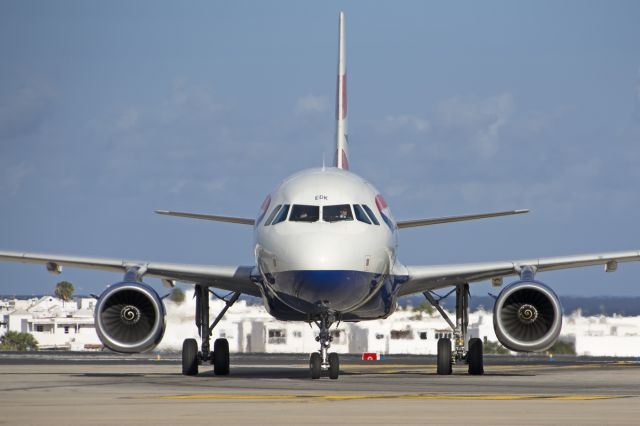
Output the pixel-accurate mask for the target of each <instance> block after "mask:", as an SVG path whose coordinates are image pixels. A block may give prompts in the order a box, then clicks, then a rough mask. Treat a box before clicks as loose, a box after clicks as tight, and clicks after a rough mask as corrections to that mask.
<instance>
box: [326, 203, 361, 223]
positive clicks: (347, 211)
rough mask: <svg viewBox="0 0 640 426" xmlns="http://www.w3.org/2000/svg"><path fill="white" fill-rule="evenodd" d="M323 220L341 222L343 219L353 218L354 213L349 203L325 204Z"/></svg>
mask: <svg viewBox="0 0 640 426" xmlns="http://www.w3.org/2000/svg"><path fill="white" fill-rule="evenodd" d="M322 220H324V221H325V222H339V221H342V220H353V213H352V212H351V206H350V205H349V204H338V205H335V206H324V207H323V208H322Z"/></svg>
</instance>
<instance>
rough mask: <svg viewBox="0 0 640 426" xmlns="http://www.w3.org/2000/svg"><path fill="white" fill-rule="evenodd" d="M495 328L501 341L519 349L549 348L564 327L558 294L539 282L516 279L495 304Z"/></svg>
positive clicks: (507, 345)
mask: <svg viewBox="0 0 640 426" xmlns="http://www.w3.org/2000/svg"><path fill="white" fill-rule="evenodd" d="M493 328H494V330H495V332H496V336H497V337H498V340H499V341H500V343H502V344H503V345H504V346H505V347H506V348H508V349H511V350H513V351H518V352H536V351H543V350H546V349H549V348H550V347H551V346H552V345H553V344H554V343H555V342H556V340H557V339H558V335H559V334H560V329H561V328H562V307H561V306H560V301H559V300H558V296H556V294H555V293H554V292H553V290H551V289H550V288H549V287H547V286H546V285H544V284H543V283H541V282H538V281H532V280H531V281H529V280H523V281H516V282H514V283H511V284H509V285H508V286H507V287H505V289H504V290H502V291H501V292H500V295H498V298H497V299H496V303H495V305H494V306H493Z"/></svg>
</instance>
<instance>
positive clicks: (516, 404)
mask: <svg viewBox="0 0 640 426" xmlns="http://www.w3.org/2000/svg"><path fill="white" fill-rule="evenodd" d="M486 364H487V365H486V368H485V369H486V374H485V375H484V376H469V375H467V374H466V366H464V365H460V366H455V367H454V374H453V375H452V376H437V375H436V374H435V358H434V357H419V356H391V357H388V358H387V359H385V360H384V361H377V362H372V361H369V362H365V361H360V360H359V359H358V358H357V357H355V356H342V357H341V376H340V379H339V380H330V379H328V378H322V379H321V380H314V381H312V380H310V379H309V378H308V375H309V373H308V367H307V359H306V355H304V354H302V355H261V354H251V355H235V356H234V355H232V371H231V375H230V376H227V377H217V376H215V375H214V374H213V372H212V369H211V367H210V366H204V367H201V370H200V374H199V375H198V376H197V377H184V376H182V375H181V374H180V364H179V357H178V355H177V354H161V355H160V357H159V359H158V357H157V356H156V355H154V354H151V355H149V354H147V355H136V356H121V355H117V354H111V353H91V354H86V353H27V354H7V353H0V424H20V425H27V424H45V423H46V424H65V425H87V424H90V425H100V424H116V423H117V424H119V425H127V424H140V423H151V424H157V425H173V424H212V423H214V424H221V423H222V424H254V425H255V424H327V423H334V424H367V425H370V424H404V425H407V424H505V425H506V424H509V425H511V424H515V423H517V424H519V425H541V424H581V425H584V424H593V425H595V424H603V423H607V424H621V425H622V424H637V423H638V415H639V414H640V409H638V404H639V403H640V386H639V385H638V383H640V362H638V360H632V359H628V360H612V359H595V358H575V357H569V358H556V359H553V360H550V359H549V358H545V357H534V358H523V357H497V356H496V357H487V359H486Z"/></svg>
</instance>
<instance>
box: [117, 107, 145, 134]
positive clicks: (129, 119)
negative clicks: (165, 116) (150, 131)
mask: <svg viewBox="0 0 640 426" xmlns="http://www.w3.org/2000/svg"><path fill="white" fill-rule="evenodd" d="M139 116H140V112H139V111H138V110H137V109H136V108H127V109H126V110H125V111H124V112H123V113H122V114H121V115H120V117H118V119H117V120H116V128H117V129H119V130H132V129H133V128H135V127H136V126H137V125H138V121H139Z"/></svg>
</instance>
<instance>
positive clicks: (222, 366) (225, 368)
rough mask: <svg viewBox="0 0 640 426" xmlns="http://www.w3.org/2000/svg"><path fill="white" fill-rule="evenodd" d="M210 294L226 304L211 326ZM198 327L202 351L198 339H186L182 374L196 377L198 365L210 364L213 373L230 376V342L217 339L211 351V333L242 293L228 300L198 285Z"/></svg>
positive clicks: (183, 345)
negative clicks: (199, 348)
mask: <svg viewBox="0 0 640 426" xmlns="http://www.w3.org/2000/svg"><path fill="white" fill-rule="evenodd" d="M209 293H211V294H213V295H214V296H216V297H218V298H219V299H221V300H223V301H224V302H225V307H224V308H223V309H222V311H220V313H219V314H218V316H217V317H216V319H215V320H214V321H213V323H211V325H209ZM195 297H196V326H197V327H198V334H199V335H200V338H201V339H202V344H201V350H200V351H198V342H197V341H196V339H185V340H184V342H183V343H182V374H184V375H185V376H195V375H197V374H198V365H200V364H201V363H205V362H209V363H211V364H213V372H214V373H215V374H216V375H218V376H226V375H228V374H229V341H228V340H227V339H216V340H215V342H214V343H213V351H211V346H210V341H211V333H212V332H213V329H214V328H215V326H216V325H218V323H219V322H220V320H221V319H222V317H223V316H224V314H225V313H226V312H227V310H228V309H229V308H230V307H231V306H232V305H233V304H234V303H236V301H237V300H238V298H239V297H240V293H238V292H236V293H233V295H232V296H231V297H230V298H229V299H228V300H227V299H225V298H222V297H220V296H218V295H217V294H215V293H214V292H212V291H210V290H209V288H208V287H206V286H203V285H196V289H195Z"/></svg>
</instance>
